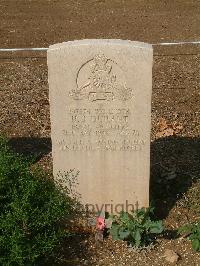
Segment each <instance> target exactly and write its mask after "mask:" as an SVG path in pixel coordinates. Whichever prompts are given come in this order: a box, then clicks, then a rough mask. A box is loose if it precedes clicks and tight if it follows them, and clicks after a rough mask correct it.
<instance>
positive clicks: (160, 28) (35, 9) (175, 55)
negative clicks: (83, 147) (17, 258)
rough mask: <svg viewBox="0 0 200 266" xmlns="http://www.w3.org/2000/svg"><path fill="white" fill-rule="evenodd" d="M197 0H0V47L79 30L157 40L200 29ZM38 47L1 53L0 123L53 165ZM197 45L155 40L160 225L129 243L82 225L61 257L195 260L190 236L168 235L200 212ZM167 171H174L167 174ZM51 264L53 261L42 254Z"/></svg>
mask: <svg viewBox="0 0 200 266" xmlns="http://www.w3.org/2000/svg"><path fill="white" fill-rule="evenodd" d="M199 13H200V1H192V0H191V1H186V0H183V1H159V0H157V1H154V0H152V1H147V0H146V1H145V0H140V1H133V0H132V1H131V0H125V1H122V0H121V1H120V0H113V1H110V0H105V1H103V0H87V1H86V0H82V1H71V0H68V1H61V0H60V1H53V0H52V1H51V0H49V1H48V0H43V1H39V0H32V1H31V0H26V1H25V0H20V1H16V0H9V1H8V0H7V1H4V0H0V48H11V47H48V46H49V45H50V44H53V43H57V42H62V41H68V40H74V39H82V38H120V39H130V40H138V41H146V42H149V43H156V42H162V41H166V42H169V41H188V40H199V39H200V27H199V25H200V16H199ZM45 56H46V55H45V53H30V52H29V53H13V54H12V53H4V54H3V53H0V110H1V112H0V133H1V134H4V135H5V136H7V137H8V138H10V143H11V145H12V147H13V149H15V150H16V151H17V152H20V153H24V154H34V155H36V156H37V159H38V162H39V163H40V164H42V165H43V166H44V167H45V168H47V169H50V170H51V168H52V161H51V142H50V121H49V101H48V82H47V65H46V57H45ZM199 74H200V48H199V46H195V45H191V46H190V45H184V46H177V47H170V48H169V47H166V48H165V47H161V48H160V47H155V51H154V68H153V97H152V144H151V188H150V190H151V199H152V200H153V201H154V202H155V206H156V207H157V208H156V215H157V216H158V217H159V218H162V219H164V223H165V226H166V229H167V232H166V233H165V234H164V235H163V237H161V238H160V239H158V242H157V244H155V246H153V247H152V248H149V249H147V250H142V251H140V252H139V251H136V250H133V249H130V248H127V246H126V244H125V243H121V242H113V241H111V240H110V239H107V240H105V241H104V243H103V244H102V245H100V246H97V245H96V244H95V241H94V236H93V235H92V234H88V233H87V230H86V229H82V231H81V230H80V235H77V236H76V237H73V238H72V239H71V242H70V243H66V246H63V250H61V251H60V253H61V254H60V255H59V256H58V257H59V258H60V259H59V263H60V264H62V265H168V262H166V261H165V259H164V257H163V255H164V251H165V250H166V249H167V248H169V249H172V250H174V251H175V252H177V253H178V254H179V256H180V259H179V261H178V262H177V264H178V265H184V266H185V265H188V266H189V265H196V266H197V265H200V256H199V254H198V253H197V252H194V251H192V249H191V243H190V242H189V241H188V240H187V239H184V238H180V237H178V236H177V235H176V233H175V230H176V229H177V228H178V227H179V226H180V225H183V224H185V223H189V222H193V221H196V220H198V219H199V216H200V207H199V194H200V182H199V178H200V113H199V107H200V90H199V89H200V85H199V84H200V75H199ZM172 177H173V178H172ZM50 265H54V263H53V262H52V264H51V263H50Z"/></svg>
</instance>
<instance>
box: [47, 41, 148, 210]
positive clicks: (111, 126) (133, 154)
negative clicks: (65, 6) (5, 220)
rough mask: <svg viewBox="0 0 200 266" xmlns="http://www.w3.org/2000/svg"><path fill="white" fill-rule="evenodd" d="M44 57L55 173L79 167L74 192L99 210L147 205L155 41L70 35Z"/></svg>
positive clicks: (51, 47) (55, 174)
mask: <svg viewBox="0 0 200 266" xmlns="http://www.w3.org/2000/svg"><path fill="white" fill-rule="evenodd" d="M47 57H48V71H49V89H50V113H51V137H52V147H53V171H54V177H55V178H56V177H57V175H58V173H59V172H61V173H62V172H64V171H68V170H69V169H75V170H78V171H80V173H79V176H78V182H79V184H78V185H77V188H76V189H77V192H78V193H80V195H81V202H82V203H83V204H87V205H88V206H89V207H90V208H91V207H92V209H93V210H95V211H98V210H101V209H102V210H105V211H108V212H115V213H116V212H119V211H120V210H122V209H123V210H125V211H129V210H130V208H131V209H132V208H135V207H147V206H148V204H149V174H150V173H149V172H150V128H151V119H150V115H151V91H152V58H153V50H152V46H151V45H149V44H146V43H140V42H132V41H123V40H81V41H70V42H66V43H62V44H55V45H52V46H50V48H49V49H48V54H47ZM127 208H129V209H127Z"/></svg>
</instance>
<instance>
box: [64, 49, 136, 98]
mask: <svg viewBox="0 0 200 266" xmlns="http://www.w3.org/2000/svg"><path fill="white" fill-rule="evenodd" d="M85 76H86V78H85ZM76 85H77V87H76V89H73V90H72V91H70V93H69V95H70V96H71V97H72V98H73V99H74V100H83V99H87V100H89V101H90V102H96V101H113V100H115V99H118V100H121V101H127V100H130V99H131V98H132V97H133V90H132V89H131V88H128V87H127V85H126V82H125V77H124V73H123V71H122V69H121V68H120V67H119V66H118V65H117V64H116V63H115V62H114V61H113V60H111V59H108V58H107V57H106V56H105V55H104V54H97V55H96V56H94V58H93V59H91V60H89V61H87V62H86V63H84V64H83V65H82V66H81V67H80V69H79V71H78V73H77V77H76Z"/></svg>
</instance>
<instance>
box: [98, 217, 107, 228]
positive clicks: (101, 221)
mask: <svg viewBox="0 0 200 266" xmlns="http://www.w3.org/2000/svg"><path fill="white" fill-rule="evenodd" d="M96 226H97V229H98V230H100V231H103V230H104V229H105V227H106V224H105V219H104V218H103V217H100V216H99V217H97V221H96Z"/></svg>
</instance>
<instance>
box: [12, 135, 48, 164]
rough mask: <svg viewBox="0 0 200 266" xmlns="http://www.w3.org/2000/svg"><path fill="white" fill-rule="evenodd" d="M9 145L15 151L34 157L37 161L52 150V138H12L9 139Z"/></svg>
mask: <svg viewBox="0 0 200 266" xmlns="http://www.w3.org/2000/svg"><path fill="white" fill-rule="evenodd" d="M9 145H10V146H11V148H12V149H13V150H14V152H16V153H19V154H22V155H24V156H31V157H34V158H35V160H36V161H39V160H40V159H41V158H42V157H43V156H44V155H47V154H48V153H49V152H51V139H50V138H31V137H22V138H12V139H10V140H9Z"/></svg>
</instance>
